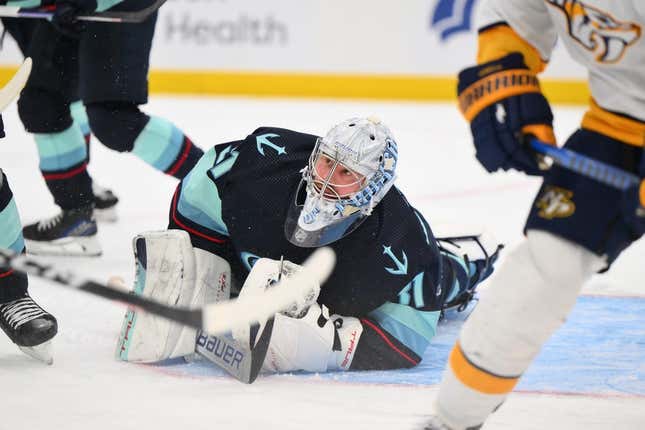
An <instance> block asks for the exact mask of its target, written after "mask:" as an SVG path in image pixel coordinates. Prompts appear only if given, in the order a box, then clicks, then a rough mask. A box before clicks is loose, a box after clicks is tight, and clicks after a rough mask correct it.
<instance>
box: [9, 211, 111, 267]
mask: <svg viewBox="0 0 645 430" xmlns="http://www.w3.org/2000/svg"><path fill="white" fill-rule="evenodd" d="M92 211H93V207H92V205H90V206H85V207H82V208H78V209H71V210H64V211H61V212H60V213H59V214H58V215H56V216H54V217H52V218H48V219H44V220H41V221H38V222H35V223H33V224H30V225H28V226H26V227H25V228H24V229H23V230H22V233H23V236H24V237H25V245H26V247H27V252H28V253H30V254H36V255H70V256H97V255H101V246H100V245H99V242H98V240H97V238H96V231H97V229H96V221H94V216H93V213H92Z"/></svg>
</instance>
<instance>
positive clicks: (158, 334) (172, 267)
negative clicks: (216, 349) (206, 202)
mask: <svg viewBox="0 0 645 430" xmlns="http://www.w3.org/2000/svg"><path fill="white" fill-rule="evenodd" d="M141 241H143V243H145V246H143V244H142V242H141ZM133 247H134V249H135V256H136V258H135V260H136V265H137V270H136V279H135V287H134V294H138V295H142V296H144V297H148V298H151V299H154V300H156V301H159V302H161V303H164V304H167V305H173V306H182V307H198V306H202V305H203V304H205V303H206V300H213V301H214V300H217V299H219V298H226V299H228V295H229V293H230V284H229V280H230V266H229V264H228V262H227V261H226V260H224V259H222V258H220V257H218V256H216V255H213V254H210V253H208V252H206V251H203V250H199V249H193V247H192V245H191V243H190V238H189V236H188V233H186V232H185V231H181V230H168V231H161V232H146V233H143V234H141V235H139V236H137V237H135V238H134V240H133ZM143 250H145V251H143ZM196 335H197V333H196V330H195V329H191V328H188V327H185V326H182V325H180V324H177V323H174V322H172V321H169V320H166V319H164V318H160V317H158V316H155V315H152V314H148V313H145V312H141V311H138V310H133V309H130V310H128V311H127V313H126V315H125V318H124V321H123V326H122V329H121V333H120V336H119V340H118V343H117V348H116V357H117V359H120V360H124V361H133V362H144V363H149V362H156V361H162V360H165V359H169V358H176V357H183V356H186V355H190V354H192V353H193V352H194V350H195V339H196Z"/></svg>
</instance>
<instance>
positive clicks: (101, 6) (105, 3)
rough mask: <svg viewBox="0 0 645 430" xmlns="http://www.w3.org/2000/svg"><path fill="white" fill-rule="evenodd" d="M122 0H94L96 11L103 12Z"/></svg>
mask: <svg viewBox="0 0 645 430" xmlns="http://www.w3.org/2000/svg"><path fill="white" fill-rule="evenodd" d="M122 1H123V0H96V3H97V6H96V11H97V12H103V11H105V10H107V9H109V8H111V7H113V6H115V5H117V4H119V3H121V2H122Z"/></svg>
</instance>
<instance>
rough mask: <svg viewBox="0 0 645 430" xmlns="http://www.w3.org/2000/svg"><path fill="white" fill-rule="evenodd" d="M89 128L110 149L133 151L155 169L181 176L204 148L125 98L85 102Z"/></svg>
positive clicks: (166, 121)
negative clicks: (120, 100) (115, 100)
mask: <svg viewBox="0 0 645 430" xmlns="http://www.w3.org/2000/svg"><path fill="white" fill-rule="evenodd" d="M87 113H88V116H89V120H90V125H91V127H92V131H94V133H95V134H96V137H97V138H98V139H99V140H100V141H101V143H103V144H104V145H105V146H107V147H108V148H110V149H113V150H115V151H119V152H132V153H133V154H134V155H136V156H137V157H139V158H140V159H141V160H143V161H144V162H146V163H147V164H149V165H150V166H152V167H154V168H155V169H157V170H159V171H161V172H163V173H165V174H167V175H171V176H174V177H176V178H178V179H182V178H183V177H184V176H186V174H188V172H189V171H190V170H191V169H192V168H193V167H194V166H195V164H197V161H199V158H200V157H201V156H202V155H203V151H202V150H201V149H199V148H198V147H196V146H195V145H194V144H193V143H192V141H191V140H190V139H189V138H188V137H187V136H186V135H184V133H183V132H182V131H181V130H180V129H179V128H177V127H176V126H175V125H174V124H172V123H171V122H169V121H168V120H166V119H164V118H160V117H156V116H148V115H146V114H145V113H143V112H141V111H140V110H139V108H138V106H137V105H136V104H134V103H128V102H119V103H116V102H112V103H107V102H101V103H91V104H88V105H87Z"/></svg>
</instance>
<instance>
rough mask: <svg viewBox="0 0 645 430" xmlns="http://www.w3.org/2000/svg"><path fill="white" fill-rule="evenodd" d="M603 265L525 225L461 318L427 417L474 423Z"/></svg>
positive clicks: (454, 424) (501, 396)
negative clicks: (478, 297) (467, 313)
mask: <svg viewBox="0 0 645 430" xmlns="http://www.w3.org/2000/svg"><path fill="white" fill-rule="evenodd" d="M604 264H605V262H604V260H603V259H602V258H601V257H599V256H597V255H595V254H593V253H591V252H590V251H588V250H586V249H585V248H583V247H581V246H579V245H577V244H574V243H572V242H569V241H567V240H564V239H561V238H559V237H557V236H555V235H553V234H551V233H547V232H543V231H538V230H529V231H528V233H527V239H526V240H524V241H523V242H522V243H521V244H520V245H519V246H518V247H517V248H516V249H515V250H514V251H513V252H512V253H510V254H509V256H508V258H507V260H506V261H505V262H504V265H503V266H502V267H501V268H500V269H499V270H498V273H497V275H496V277H494V278H493V279H492V281H491V284H490V285H489V286H488V288H487V290H486V294H485V295H483V297H482V298H481V300H480V303H479V305H478V306H477V308H475V310H474V311H473V313H472V314H471V316H470V318H469V319H468V320H467V321H466V323H465V324H464V326H463V328H462V331H461V333H460V336H459V340H458V341H457V343H456V344H455V346H454V348H453V350H452V352H451V354H450V358H449V363H448V367H447V370H446V372H445V374H444V377H443V380H442V383H441V387H440V390H439V394H438V397H437V402H436V411H435V413H436V416H435V417H434V419H437V418H438V419H439V420H440V421H441V422H442V423H444V424H445V425H447V428H450V429H455V430H458V429H469V428H478V426H479V425H481V424H482V423H483V422H484V421H485V420H486V418H487V417H488V415H489V414H491V413H492V412H493V411H494V410H495V409H496V408H498V407H499V406H500V405H501V404H502V402H503V401H504V400H505V398H506V396H507V395H508V393H509V392H510V391H511V390H512V389H513V387H514V386H515V385H516V383H517V382H518V380H519V378H520V376H521V375H522V374H523V373H524V371H525V370H526V369H527V368H528V366H529V365H530V363H531V361H532V360H533V359H534V358H535V357H536V356H537V354H538V353H539V351H540V349H541V348H542V345H543V344H544V343H545V342H546V341H547V340H548V338H549V337H550V336H551V335H552V334H553V332H555V330H557V328H558V327H560V325H561V324H562V323H563V322H564V321H565V318H566V316H567V315H568V314H569V312H570V310H571V309H572V308H573V305H574V304H575V301H576V297H577V296H578V293H579V291H580V289H581V287H582V285H583V283H584V282H585V281H586V280H587V279H588V278H589V277H590V276H591V275H592V274H593V273H595V272H596V271H598V270H600V269H601V268H602V267H603V265H604ZM430 428H432V427H430Z"/></svg>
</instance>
